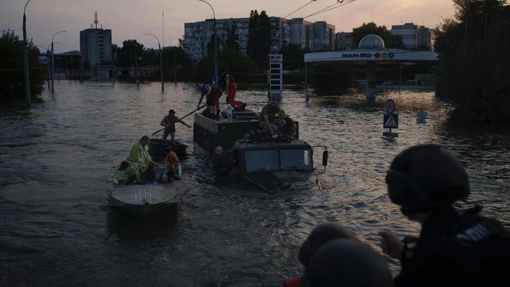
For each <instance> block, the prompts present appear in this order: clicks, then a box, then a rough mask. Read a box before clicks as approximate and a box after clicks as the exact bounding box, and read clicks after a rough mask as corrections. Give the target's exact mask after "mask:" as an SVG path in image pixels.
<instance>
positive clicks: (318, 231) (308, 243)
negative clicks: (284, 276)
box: [283, 223, 358, 287]
mask: <svg viewBox="0 0 510 287" xmlns="http://www.w3.org/2000/svg"><path fill="white" fill-rule="evenodd" d="M335 239H350V240H356V241H357V240H358V239H357V238H356V235H355V234H354V233H353V232H352V231H350V230H349V229H347V228H345V227H344V226H342V225H340V224H336V223H323V224H320V225H318V226H317V227H315V228H314V229H313V230H312V232H311V233H310V235H308V238H307V239H306V240H305V242H304V243H303V245H301V248H300V250H299V256H298V258H299V261H300V262H301V264H303V266H304V267H306V266H308V264H309V263H310V260H311V258H312V256H313V255H314V254H315V252H316V251H317V250H318V249H319V248H320V247H321V246H323V245H324V244H325V243H327V242H329V241H331V240H335ZM283 286H284V287H299V286H301V277H297V278H293V279H289V280H285V281H284V282H283Z"/></svg>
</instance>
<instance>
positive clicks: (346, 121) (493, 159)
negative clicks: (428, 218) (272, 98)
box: [0, 81, 510, 286]
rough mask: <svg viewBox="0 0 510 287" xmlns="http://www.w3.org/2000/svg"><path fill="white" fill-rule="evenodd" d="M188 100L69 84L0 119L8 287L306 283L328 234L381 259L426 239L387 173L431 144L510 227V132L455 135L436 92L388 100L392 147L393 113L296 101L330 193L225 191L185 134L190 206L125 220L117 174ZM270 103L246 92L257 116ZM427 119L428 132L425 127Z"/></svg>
mask: <svg viewBox="0 0 510 287" xmlns="http://www.w3.org/2000/svg"><path fill="white" fill-rule="evenodd" d="M183 87H184V88H185V89H183ZM186 87H187V86H186V85H182V84H180V85H178V86H177V87H175V86H174V85H172V84H167V86H166V93H165V94H164V95H162V94H160V92H159V88H160V86H159V84H157V83H154V84H152V85H141V86H140V88H139V89H137V88H136V86H134V85H128V84H119V83H117V84H115V85H114V86H113V85H111V84H96V83H84V84H79V83H67V82H63V81H62V82H61V83H60V84H58V85H56V87H55V89H56V91H57V92H56V93H55V94H54V95H51V94H49V93H46V94H43V98H44V99H45V103H43V104H37V105H35V106H34V107H33V108H32V109H31V110H30V111H15V112H4V113H2V114H0V131H1V133H2V137H1V140H0V216H1V218H2V220H1V221H0V286H281V282H282V280H283V279H284V278H290V277H293V276H296V275H298V274H299V272H300V271H301V267H300V265H299V261H298V260H297V252H298V249H299V246H300V245H301V243H302V242H303V241H304V239H305V238H306V236H307V234H308V233H309V232H310V231H311V230H312V229H313V227H314V226H315V225H316V224H318V223H321V222H326V221H332V222H339V223H342V224H344V225H346V226H348V227H349V228H351V229H352V230H354V232H356V234H357V235H359V237H360V238H362V239H363V240H364V241H366V242H368V243H369V244H371V245H373V246H374V247H376V246H377V244H378V240H379V239H378V237H377V235H376V232H377V231H378V230H379V229H381V228H389V229H391V230H393V231H396V232H398V233H400V234H402V235H403V234H406V233H408V232H410V233H412V232H416V231H417V230H418V226H417V225H416V224H413V223H410V222H409V221H407V220H405V219H404V218H403V217H402V216H401V215H400V213H399V212H398V208H397V207H396V206H394V205H392V204H391V203H390V202H389V200H388V198H387V197H386V195H385V184H384V174H385V170H386V169H387V167H388V166H389V162H390V161H391V159H392V158H393V157H394V156H395V155H396V154H397V153H398V152H399V151H401V150H403V149H404V148H406V147H408V146H410V145H413V144H418V143H425V142H433V143H439V144H443V145H446V146H448V147H449V148H451V149H453V150H454V151H455V152H457V153H458V154H459V155H460V157H461V159H462V161H463V162H464V163H465V164H466V165H467V167H468V169H469V173H470V175H471V176H472V181H471V183H472V190H473V194H472V196H471V200H470V201H469V202H467V203H465V204H463V205H464V206H469V205H471V204H472V203H473V202H480V203H483V204H485V205H486V210H485V214H488V215H490V216H495V217H498V218H500V219H502V220H503V221H505V222H506V224H509V223H510V208H509V206H508V202H509V199H510V184H509V182H510V164H509V163H510V152H509V148H510V132H508V131H505V130H501V129H499V130H497V129H496V130H489V129H486V128H478V129H476V128H475V129H473V128H471V129H469V130H467V129H445V128H443V127H442V126H443V125H442V124H443V122H444V119H445V115H444V114H445V109H444V108H443V107H442V105H441V104H440V103H437V102H436V100H435V99H434V97H433V94H432V93H404V92H402V93H401V95H399V94H398V92H397V93H394V94H390V95H387V98H393V99H394V100H395V101H396V104H397V109H399V117H400V128H399V129H398V133H399V137H398V138H395V139H393V140H388V139H385V138H383V137H382V132H383V129H382V115H383V111H382V108H373V109H365V108H349V107H350V106H352V105H353V104H356V103H358V102H359V101H360V99H362V97H356V96H352V97H344V98H341V99H338V98H325V99H317V98H312V99H311V102H310V106H309V107H306V105H305V104H304V95H303V94H302V93H300V92H298V91H287V92H286V93H285V96H284V104H283V106H284V108H285V110H286V112H287V113H288V114H289V115H291V116H292V117H293V118H294V119H296V120H298V121H299V122H300V137H301V138H302V139H305V140H307V141H309V142H310V143H312V145H327V146H328V147H329V148H328V149H329V150H330V161H329V165H328V171H327V172H326V174H325V175H324V176H323V177H322V179H323V181H324V186H325V188H326V190H325V191H320V192H315V191H308V192H301V193H296V194H288V193H286V194H281V195H271V196H269V195H267V194H263V193H253V192H246V191H242V190H236V189H234V188H231V187H230V186H229V185H228V184H226V183H222V184H221V185H220V184H218V182H216V180H215V177H214V173H213V172H212V169H211V165H210V164H209V163H208V161H207V158H206V156H205V155H204V153H203V152H201V151H200V150H198V149H195V148H194V146H193V144H192V130H188V129H187V128H185V127H184V126H180V127H178V128H177V137H178V138H179V139H181V140H183V141H184V142H185V143H187V144H189V145H190V146H189V148H188V152H191V153H192V155H191V157H190V158H189V159H187V160H184V161H183V162H182V166H183V169H184V174H185V176H184V181H185V182H186V185H187V189H186V191H185V192H184V194H182V196H181V205H180V206H179V207H178V209H176V210H174V211H173V212H171V213H169V214H168V215H166V216H164V217H162V218H160V219H158V220H154V221H153V222H148V223H147V222H138V221H134V220H131V219H128V218H125V217H123V216H120V215H118V214H116V213H115V212H113V211H111V210H110V209H109V207H108V200H107V196H106V187H105V180H106V177H107V175H108V173H109V171H110V169H111V167H112V166H114V165H118V164H119V163H120V161H121V160H123V159H124V158H125V157H126V156H127V153H128V151H129V148H130V147H131V145H132V143H134V142H135V141H136V140H137V139H139V138H140V137H141V136H142V135H144V134H147V135H151V134H152V133H153V132H155V131H156V130H158V129H159V128H160V126H159V122H160V121H161V118H162V117H163V116H164V115H165V114H166V113H167V111H168V110H169V109H171V108H172V109H175V110H176V111H177V112H178V114H177V115H179V114H180V115H183V114H186V113H188V112H189V111H191V110H193V109H194V108H195V107H196V104H197V101H198V93H197V92H196V90H195V89H192V88H186ZM266 95H267V94H266V92H264V91H240V92H238V97H239V99H242V100H244V101H247V102H249V106H248V108H251V109H255V110H259V109H260V108H261V107H262V105H263V103H264V101H265V100H266ZM384 99H385V98H381V99H380V101H381V102H384ZM418 109H424V110H426V111H427V113H428V118H427V120H426V123H417V122H416V117H415V113H416V110H418ZM185 121H186V122H187V123H189V124H191V123H192V121H193V117H192V116H190V117H188V118H187V119H186V120H185ZM319 161H320V159H318V160H317V161H316V162H319ZM389 262H390V263H391V267H392V269H393V271H395V272H397V271H398V268H399V267H398V264H396V262H394V261H389Z"/></svg>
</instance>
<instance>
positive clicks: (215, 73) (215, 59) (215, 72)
mask: <svg viewBox="0 0 510 287" xmlns="http://www.w3.org/2000/svg"><path fill="white" fill-rule="evenodd" d="M198 1H200V2H204V3H205V4H207V5H209V7H211V10H212V12H213V44H214V80H213V82H214V84H215V85H218V45H217V40H216V37H217V35H216V14H215V13H214V8H213V7H212V6H211V4H209V2H207V1H205V0H198Z"/></svg>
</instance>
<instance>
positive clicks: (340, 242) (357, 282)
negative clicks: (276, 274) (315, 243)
mask: <svg viewBox="0 0 510 287" xmlns="http://www.w3.org/2000/svg"><path fill="white" fill-rule="evenodd" d="M303 279H304V280H305V281H306V282H308V284H309V286H310V287H344V286H345V287H352V286H363V287H392V286H394V284H393V278H392V275H391V272H390V270H389V268H388V264H387V263H386V260H385V259H384V257H383V256H382V255H380V254H379V253H377V252H376V251H375V250H373V249H372V248H370V247H369V246H368V245H366V244H363V243H361V242H359V241H356V240H350V239H335V240H332V241H329V242H328V243H326V244H324V245H323V246H322V247H321V248H319V250H317V252H316V253H315V254H314V255H313V256H312V258H311V260H310V264H309V265H308V266H307V267H306V270H305V275H304V278H303Z"/></svg>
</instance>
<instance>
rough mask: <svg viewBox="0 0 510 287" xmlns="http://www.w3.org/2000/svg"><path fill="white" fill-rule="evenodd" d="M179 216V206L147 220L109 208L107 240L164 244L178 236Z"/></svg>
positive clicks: (176, 205)
mask: <svg viewBox="0 0 510 287" xmlns="http://www.w3.org/2000/svg"><path fill="white" fill-rule="evenodd" d="M178 215H179V205H178V204H174V205H173V206H171V207H170V208H169V209H168V210H166V211H165V212H163V213H162V214H160V215H159V216H155V217H152V218H147V219H142V218H136V217H132V216H130V215H129V214H125V213H121V212H119V211H118V210H115V209H113V208H108V212H107V213H106V222H107V227H108V232H107V234H106V240H108V241H111V240H115V239H120V240H122V241H129V242H137V243H150V244H154V241H159V242H164V241H166V240H168V239H170V238H173V237H176V236H177V235H178V230H177V223H178Z"/></svg>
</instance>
